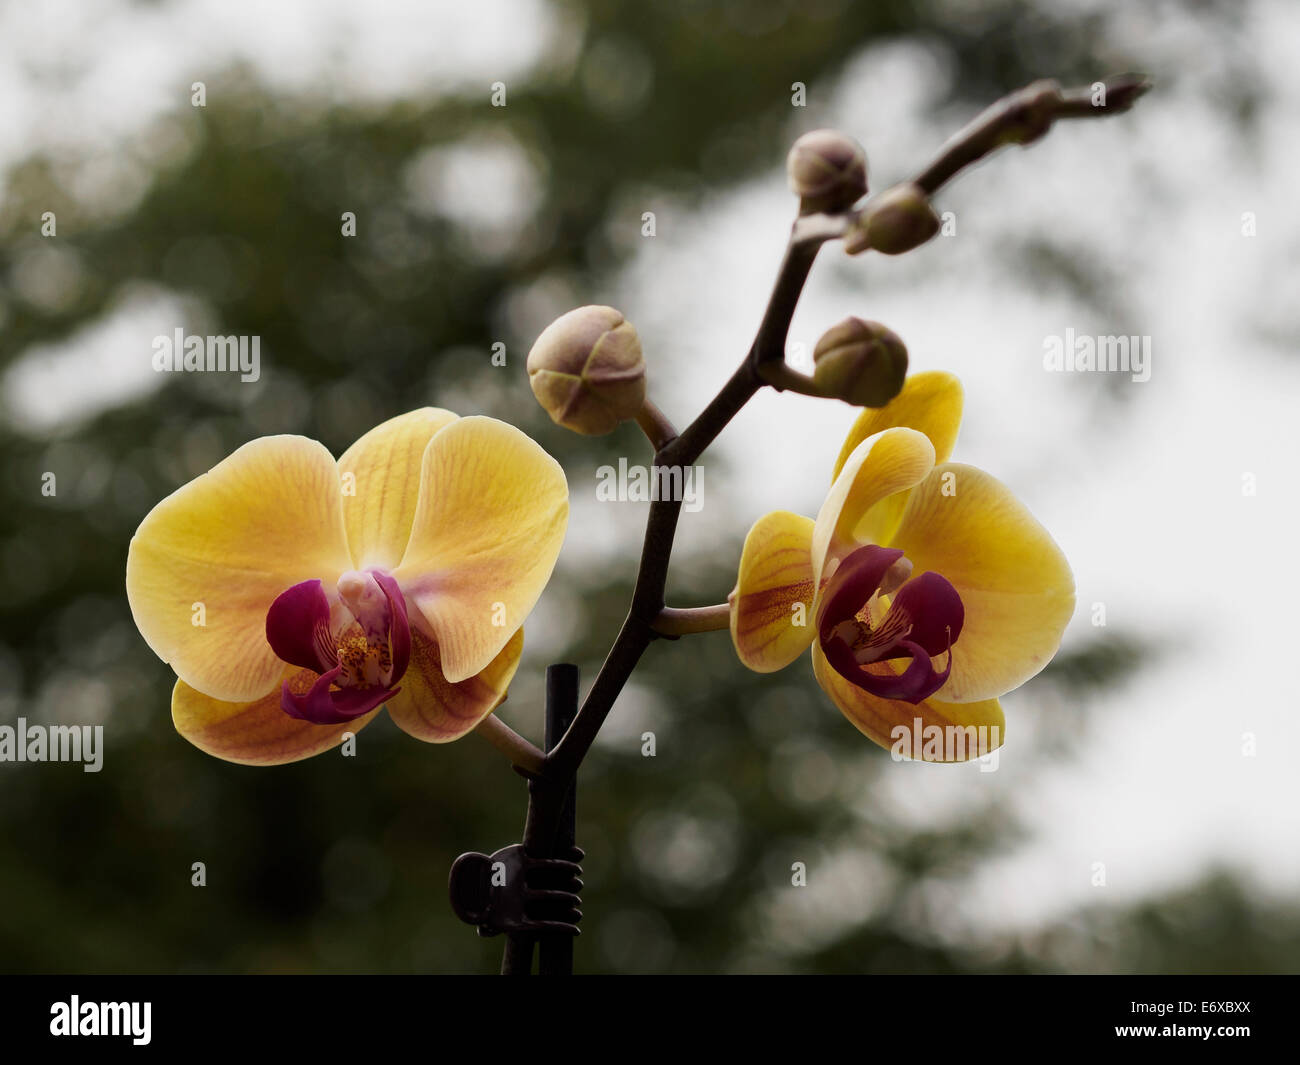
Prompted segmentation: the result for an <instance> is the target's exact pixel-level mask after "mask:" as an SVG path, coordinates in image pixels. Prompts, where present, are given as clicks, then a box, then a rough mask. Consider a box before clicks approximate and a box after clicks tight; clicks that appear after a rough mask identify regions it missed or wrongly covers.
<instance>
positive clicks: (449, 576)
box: [393, 416, 569, 684]
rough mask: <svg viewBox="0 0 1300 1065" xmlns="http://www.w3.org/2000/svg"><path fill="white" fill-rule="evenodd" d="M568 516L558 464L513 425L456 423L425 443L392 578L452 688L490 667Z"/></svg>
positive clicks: (526, 606) (536, 587) (535, 592)
mask: <svg viewBox="0 0 1300 1065" xmlns="http://www.w3.org/2000/svg"><path fill="white" fill-rule="evenodd" d="M568 515H569V492H568V486H567V485H566V483H565V480H564V471H563V470H562V469H561V468H560V464H559V463H558V462H556V461H555V460H554V459H553V458H551V456H550V455H548V454H547V453H546V452H545V451H543V450H542V448H541V447H540V446H539V445H538V444H537V443H535V442H534V441H533V440H531V439H529V437H527V436H526V435H525V434H524V433H522V432H520V431H519V430H518V429H516V428H515V427H514V426H512V425H507V424H506V423H505V422H499V421H497V420H496V419H494V418H483V417H477V416H476V417H471V418H461V419H460V420H459V421H455V422H453V423H452V424H451V425H448V426H447V427H446V428H445V429H443V430H441V431H440V432H439V433H438V434H437V435H435V436H434V438H433V439H432V440H431V441H430V442H429V446H428V447H427V448H426V449H425V452H424V465H423V469H422V473H421V483H420V501H419V503H418V504H417V505H416V510H415V522H414V525H413V528H412V532H411V540H410V543H408V544H407V546H406V554H405V555H404V556H403V557H402V563H401V565H400V566H398V568H397V569H396V570H394V571H393V576H394V577H395V578H396V579H397V581H398V583H399V584H401V586H402V590H403V591H404V592H405V593H406V595H407V598H408V599H409V600H410V601H411V602H413V603H414V604H415V606H416V608H417V609H418V610H419V611H420V613H421V614H422V615H423V616H424V619H425V620H426V621H427V622H428V624H429V627H430V628H431V629H432V630H433V633H434V635H435V636H436V638H437V641H438V649H439V652H440V654H441V661H442V671H443V675H444V676H445V677H446V678H447V680H449V681H451V683H453V684H456V683H459V682H460V681H462V680H467V679H468V678H470V677H472V676H474V675H475V674H476V673H480V672H482V671H483V670H484V669H486V668H487V666H488V664H489V663H490V662H491V661H492V660H493V659H494V658H496V656H497V655H498V654H500V653H501V650H502V649H503V648H504V647H505V646H506V644H507V643H508V642H509V641H510V638H511V636H512V635H513V634H514V632H515V631H516V630H517V629H518V628H519V627H520V626H521V625H522V624H523V621H524V618H525V617H526V616H527V614H528V612H529V611H530V610H532V608H533V604H535V603H536V602H537V597H538V596H539V595H541V592H542V589H543V588H544V587H545V585H546V582H547V580H549V579H550V576H551V570H552V569H553V568H554V567H555V560H556V558H557V557H558V555H559V553H560V545H561V544H562V543H563V542H564V529H565V523H566V521H567V520H568Z"/></svg>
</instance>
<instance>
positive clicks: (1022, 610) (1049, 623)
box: [730, 373, 1074, 761]
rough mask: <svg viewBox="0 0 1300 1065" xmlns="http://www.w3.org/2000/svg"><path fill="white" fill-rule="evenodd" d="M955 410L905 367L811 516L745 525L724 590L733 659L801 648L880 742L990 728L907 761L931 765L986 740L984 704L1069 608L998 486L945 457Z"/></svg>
mask: <svg viewBox="0 0 1300 1065" xmlns="http://www.w3.org/2000/svg"><path fill="white" fill-rule="evenodd" d="M961 408H962V391H961V385H960V383H959V382H958V381H957V379H956V378H955V377H953V376H951V375H950V374H945V373H921V374H916V375H914V376H909V377H908V378H907V380H906V381H905V383H904V385H903V389H902V391H901V392H900V393H899V394H898V396H897V397H895V398H894V399H893V400H892V401H890V403H889V404H887V405H886V406H884V407H882V408H880V409H877V410H871V409H868V410H864V411H863V412H862V414H861V415H860V416H859V418H858V420H857V422H856V423H855V424H854V426H853V429H852V431H851V432H850V433H849V436H848V439H847V440H846V441H845V443H844V447H843V448H842V449H841V451H840V456H839V459H838V461H837V462H836V464H835V470H834V473H833V484H832V485H831V489H830V494H829V495H828V496H827V498H826V501H825V503H824V504H823V505H822V508H821V511H820V512H819V513H818V515H817V519H816V521H812V520H810V519H809V518H805V517H801V516H799V515H797V514H791V513H788V512H785V511H777V512H774V513H771V514H767V515H765V516H764V517H762V518H760V519H759V520H758V521H757V522H756V523H755V524H754V526H753V528H751V529H750V531H749V535H748V536H747V537H746V539H745V546H744V549H743V551H742V554H741V560H740V573H739V578H738V581H737V585H736V589H735V591H733V592H732V594H731V597H730V603H731V634H732V640H733V642H734V643H735V646H736V651H737V653H738V654H739V655H740V658H741V661H743V662H744V663H745V665H747V666H748V667H749V668H750V669H753V670H755V671H757V672H760V673H769V672H773V671H775V670H778V669H782V668H784V667H785V666H787V665H789V664H790V663H791V662H793V661H794V660H795V659H796V658H797V657H798V656H799V655H800V654H801V653H802V652H803V650H804V648H806V647H808V646H809V645H810V644H811V645H812V649H813V672H814V675H815V676H816V678H817V682H818V684H820V685H821V687H822V688H823V689H824V690H825V691H826V693H827V694H828V695H829V696H830V697H831V699H832V701H833V702H834V703H835V705H836V706H838V707H839V708H840V710H841V711H843V713H844V714H845V715H846V716H847V717H848V718H849V720H850V721H851V722H853V724H854V725H856V726H857V728H858V729H859V730H860V731H862V732H863V733H865V734H866V735H867V736H868V737H870V738H871V739H872V740H874V741H875V742H876V743H878V744H880V745H881V746H883V747H891V746H894V745H895V744H896V742H897V740H898V738H899V736H900V735H901V734H900V733H899V731H898V730H899V728H900V727H901V728H903V729H905V730H907V732H909V733H911V732H914V731H915V730H916V727H917V723H918V722H919V724H920V726H921V728H922V730H926V731H928V730H930V729H931V726H937V727H938V728H939V729H940V730H944V731H946V730H948V729H950V728H951V727H953V726H955V727H957V728H958V729H963V730H965V729H969V728H970V727H971V726H974V727H975V728H976V729H978V730H980V733H979V734H980V735H982V736H984V737H989V736H991V737H993V739H992V741H991V742H988V741H987V740H986V741H985V742H984V743H983V744H982V745H979V746H976V747H975V748H974V749H967V748H965V747H964V745H963V746H961V747H960V748H959V749H958V750H956V751H953V750H952V749H950V748H947V747H945V748H943V749H942V750H940V751H935V750H933V749H930V748H925V749H924V753H922V754H921V757H924V758H926V759H931V758H933V759H935V760H941V761H948V760H960V759H963V758H965V757H969V756H972V755H976V754H983V753H986V751H987V750H991V749H992V748H994V747H997V746H999V745H1000V744H1001V742H1002V737H1003V736H1004V735H1005V721H1004V718H1003V714H1002V707H1001V705H1000V703H999V702H998V697H999V696H1001V695H1004V694H1006V693H1007V692H1009V691H1011V690H1012V689H1013V688H1017V687H1019V686H1020V685H1021V684H1023V683H1024V682H1025V681H1026V680H1028V679H1029V678H1030V677H1032V676H1034V675H1035V674H1036V673H1038V672H1039V671H1040V670H1041V669H1042V668H1043V667H1044V666H1046V665H1047V663H1048V662H1049V661H1050V660H1051V658H1052V656H1053V655H1054V654H1055V653H1056V650H1057V648H1058V647H1059V646H1060V641H1061V634H1062V632H1063V631H1064V629H1065V626H1066V623H1067V622H1068V621H1069V619H1070V616H1071V615H1072V614H1073V612H1074V579H1073V577H1072V575H1071V573H1070V567H1069V565H1068V563H1067V562H1066V560H1065V556H1064V555H1063V554H1062V553H1061V550H1060V548H1058V547H1057V545H1056V544H1055V543H1054V542H1053V540H1052V538H1051V537H1050V536H1049V535H1048V533H1047V530H1046V529H1044V528H1043V526H1042V525H1040V524H1039V523H1038V521H1037V520H1035V518H1034V517H1033V515H1031V514H1030V513H1029V511H1028V510H1027V509H1026V508H1025V507H1024V505H1023V504H1022V503H1020V501H1019V500H1017V499H1016V498H1015V496H1013V495H1012V494H1011V492H1010V490H1009V489H1008V488H1006V486H1004V485H1003V484H1001V483H1000V482H999V481H997V480H995V479H994V478H992V477H990V476H989V475H988V474H987V473H984V472H983V471H981V470H978V469H975V468H974V467H972V466H965V465H961V464H958V463H953V462H949V461H948V456H949V455H950V454H951V453H952V448H953V444H954V443H955V441H956V438H957V428H958V425H959V423H960V421H961ZM972 735H974V733H972ZM914 749H915V748H914Z"/></svg>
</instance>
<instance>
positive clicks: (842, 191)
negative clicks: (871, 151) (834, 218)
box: [785, 129, 867, 214]
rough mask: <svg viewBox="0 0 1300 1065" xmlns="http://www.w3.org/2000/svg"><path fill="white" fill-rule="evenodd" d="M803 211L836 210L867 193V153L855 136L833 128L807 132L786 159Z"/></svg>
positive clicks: (791, 184) (830, 211)
mask: <svg viewBox="0 0 1300 1065" xmlns="http://www.w3.org/2000/svg"><path fill="white" fill-rule="evenodd" d="M785 168H786V173H787V174H788V175H789V177H790V190H791V191H792V192H793V193H794V194H795V195H796V196H798V197H799V213H800V214H816V213H817V212H819V211H822V212H826V213H834V212H836V211H843V210H845V209H846V208H849V207H852V206H853V204H854V203H856V202H857V201H858V200H860V199H861V198H862V197H863V196H865V195H866V193H867V155H866V152H864V151H863V150H862V145H860V144H859V143H858V142H857V141H855V140H854V139H853V138H852V137H846V136H845V135H844V134H843V133H840V132H838V131H837V130H833V129H817V130H813V131H812V132H811V133H805V134H804V135H803V136H802V137H800V138H799V139H798V140H797V141H795V142H794V147H793V148H791V149H790V155H789V157H788V158H787V159H786V161H785Z"/></svg>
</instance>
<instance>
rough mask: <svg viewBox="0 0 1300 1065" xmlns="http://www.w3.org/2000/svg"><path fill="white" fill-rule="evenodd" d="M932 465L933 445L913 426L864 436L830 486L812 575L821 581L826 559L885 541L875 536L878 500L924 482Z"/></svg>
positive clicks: (817, 532) (819, 522)
mask: <svg viewBox="0 0 1300 1065" xmlns="http://www.w3.org/2000/svg"><path fill="white" fill-rule="evenodd" d="M933 466H934V445H933V444H931V443H930V439H929V437H927V436H926V435H925V434H924V433H919V432H917V431H916V430H915V429H887V430H885V431H884V432H882V433H877V434H876V435H875V436H872V437H868V438H867V439H866V440H863V441H862V443H860V444H859V445H858V446H857V447H856V448H855V449H854V450H853V453H852V454H851V455H850V456H849V458H848V461H847V462H845V464H844V467H843V469H841V470H840V475H839V476H838V477H837V478H836V479H835V483H834V484H833V485H831V490H830V494H829V495H828V496H827V497H826V501H825V502H824V503H823V504H822V508H821V510H820V511H819V512H818V514H817V523H816V525H815V527H814V528H813V540H812V560H813V579H814V581H815V582H816V583H817V584H818V585H820V583H821V580H822V577H823V576H829V574H828V573H825V569H826V566H827V562H828V561H830V560H831V559H836V558H842V557H843V556H845V555H847V554H849V553H850V552H851V551H852V550H854V549H855V548H856V547H858V546H859V545H860V544H863V543H886V542H887V540H885V539H884V538H883V537H882V536H879V535H872V533H873V518H874V516H875V514H876V513H877V512H878V508H877V504H879V503H880V502H881V501H882V500H885V499H888V498H889V497H890V496H892V495H894V494H895V493H897V492H906V491H907V490H908V489H910V488H913V487H914V486H916V485H917V484H920V483H921V481H923V480H924V479H925V477H926V475H927V474H928V473H929V472H930V470H931V469H932V468H933Z"/></svg>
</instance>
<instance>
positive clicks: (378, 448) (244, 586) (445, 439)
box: [126, 407, 569, 765]
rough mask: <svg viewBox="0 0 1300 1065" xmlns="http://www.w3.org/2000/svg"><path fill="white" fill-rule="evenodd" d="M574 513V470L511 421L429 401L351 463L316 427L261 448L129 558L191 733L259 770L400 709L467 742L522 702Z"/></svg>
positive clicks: (177, 715) (180, 498)
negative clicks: (543, 598) (509, 703)
mask: <svg viewBox="0 0 1300 1065" xmlns="http://www.w3.org/2000/svg"><path fill="white" fill-rule="evenodd" d="M568 506H569V504H568V488H567V486H566V483H565V478H564V471H563V470H562V469H561V468H560V465H559V464H558V463H557V462H556V461H555V460H554V459H553V458H551V457H550V456H549V455H547V454H546V452H545V451H543V450H542V448H541V447H540V446H539V445H538V444H536V443H535V442H534V441H532V440H531V439H529V438H528V437H527V436H525V435H524V434H523V433H522V432H520V431H519V430H518V429H516V428H514V427H513V426H510V425H507V424H505V423H504V422H500V421H496V420H495V419H492V418H483V417H467V418H460V417H458V416H457V415H455V414H452V413H451V412H450V411H446V410H439V409H435V408H432V407H426V408H424V409H421V410H416V411H412V412H410V413H408V414H403V415H401V416H399V417H397V418H393V419H392V420H390V421H387V422H384V423H383V424H382V425H380V426H378V427H376V428H375V429H372V430H371V431H370V432H368V433H366V435H365V436H363V437H362V438H361V439H360V440H358V441H357V442H356V443H355V444H353V445H352V446H351V447H350V448H349V449H348V450H347V451H346V452H345V453H344V455H343V457H342V458H340V459H339V460H338V461H337V462H335V460H334V458H333V457H332V456H331V455H330V453H329V451H328V450H327V449H326V448H325V447H324V445H322V444H319V443H317V442H316V441H314V440H309V439H307V438H305V437H301V436H270V437H263V438H261V439H258V440H253V441H251V442H250V443H247V444H245V445H244V446H243V447H241V448H239V449H238V450H237V451H236V452H235V453H234V454H233V455H231V456H230V457H229V458H227V459H225V460H224V461H223V462H221V463H219V464H218V465H216V466H215V467H213V468H212V469H211V470H209V471H208V472H207V473H205V474H204V475H203V476H201V477H199V478H197V479H195V480H193V481H191V482H190V483H189V484H187V485H184V486H183V487H181V488H179V489H177V490H176V491H175V492H173V493H172V494H171V495H170V496H168V497H167V498H166V499H164V500H163V501H162V502H161V503H159V504H158V505H157V506H156V507H154V508H153V510H152V511H150V512H149V514H148V516H146V517H145V519H144V521H143V522H141V523H140V528H139V529H138V530H137V531H136V534H135V536H134V537H133V538H132V540H131V547H130V551H129V553H128V555H127V563H126V591H127V598H128V599H129V600H130V604H131V613H132V616H133V617H134V619H135V623H136V627H137V628H138V629H139V630H140V633H141V635H143V636H144V638H145V641H146V642H147V643H148V644H149V646H150V647H151V648H152V649H153V651H154V652H155V653H156V654H157V655H158V657H159V658H161V659H162V660H163V661H164V662H167V663H168V664H170V665H171V667H172V668H173V669H174V670H175V671H176V676H177V678H178V679H177V681H176V687H175V689H174V691H173V693H172V719H173V721H174V722H175V725H176V728H177V730H178V731H179V732H180V733H181V735H183V736H184V737H185V738H186V739H188V740H189V741H190V742H191V743H193V744H194V745H195V746H197V747H199V748H200V749H202V750H204V751H206V752H208V753H209V754H212V755H215V756H216V757H218V758H224V759H226V760H227V761H232V762H241V763H245V764H249V765H276V764H281V763H285V762H293V761H297V760H298V759H301V758H307V757H310V756H311V755H314V754H319V753H320V752H322V751H325V750H328V749H329V748H331V747H333V746H334V745H335V744H337V743H338V742H340V740H341V739H342V737H343V734H344V733H345V732H353V733H355V732H356V731H357V730H359V729H360V728H362V727H364V726H365V725H366V724H368V723H369V722H370V721H371V720H372V719H373V718H374V716H375V715H376V714H377V713H378V712H379V710H380V708H381V706H382V705H383V704H387V707H388V711H389V713H390V714H391V715H392V717H393V720H394V721H395V722H396V723H397V725H398V726H399V727H400V728H401V729H403V730H404V731H405V732H407V733H409V734H410V735H412V736H415V737H416V738H417V739H421V740H425V741H428V742H431V743H439V742H445V741H448V740H454V739H457V738H459V737H460V736H463V735H464V734H465V733H467V732H469V731H470V730H471V729H473V728H475V727H476V726H477V725H478V724H479V723H480V722H481V721H482V720H483V719H484V718H485V717H486V716H487V715H488V714H489V713H491V712H492V710H493V709H494V708H495V707H496V706H497V705H498V704H499V703H500V702H501V700H502V699H504V698H505V692H506V687H507V686H508V685H509V683H510V680H511V678H512V677H513V676H514V672H515V668H516V667H517V666H518V664H519V655H520V651H521V649H522V647H523V629H522V628H521V625H522V623H523V620H524V618H525V616H526V615H527V614H528V612H529V611H530V610H531V609H532V608H533V605H534V604H535V603H536V601H537V598H538V596H539V595H540V594H541V591H542V588H543V587H544V586H545V584H546V582H547V580H548V579H549V577H550V575H551V570H552V569H553V568H554V565H555V560H556V557H557V556H558V554H559V551H560V545H561V543H562V541H563V539H564V532H565V524H566V522H567V519H568Z"/></svg>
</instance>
